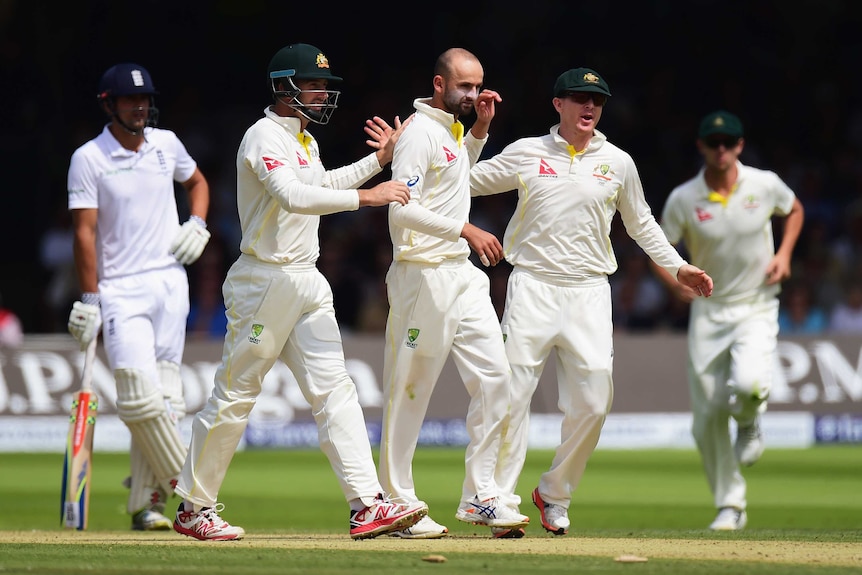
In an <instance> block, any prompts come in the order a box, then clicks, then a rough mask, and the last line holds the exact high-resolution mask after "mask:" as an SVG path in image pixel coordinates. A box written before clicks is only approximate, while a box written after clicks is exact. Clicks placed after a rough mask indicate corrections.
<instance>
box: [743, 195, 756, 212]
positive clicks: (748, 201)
mask: <svg viewBox="0 0 862 575" xmlns="http://www.w3.org/2000/svg"><path fill="white" fill-rule="evenodd" d="M742 207H744V208H745V209H746V210H754V209H757V208H759V207H760V202H758V201H757V198H756V197H755V196H754V194H749V195H747V196H745V203H744V204H743V206H742Z"/></svg>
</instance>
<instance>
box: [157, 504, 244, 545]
mask: <svg viewBox="0 0 862 575" xmlns="http://www.w3.org/2000/svg"><path fill="white" fill-rule="evenodd" d="M223 510H224V504H223V503H216V505H215V507H204V508H203V509H201V510H200V511H186V510H185V506H184V505H183V504H182V503H180V507H179V509H177V518H176V520H174V531H176V532H177V533H182V534H183V535H188V536H189V537H194V538H195V539H200V540H201V541H231V540H234V539H242V538H243V536H244V535H245V529H243V528H242V527H236V526H234V525H231V524H230V523H228V522H227V521H225V520H224V519H222V518H221V517H219V512H221V511H223Z"/></svg>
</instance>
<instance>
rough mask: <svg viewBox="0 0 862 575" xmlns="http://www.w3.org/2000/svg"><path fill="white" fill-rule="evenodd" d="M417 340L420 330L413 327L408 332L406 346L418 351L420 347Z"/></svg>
mask: <svg viewBox="0 0 862 575" xmlns="http://www.w3.org/2000/svg"><path fill="white" fill-rule="evenodd" d="M417 339H419V330H418V329H416V328H415V327H411V328H410V329H408V330H407V343H406V344H405V345H406V346H407V347H409V348H411V349H416V348H417V347H419V346H418V344H417V343H416V340H417Z"/></svg>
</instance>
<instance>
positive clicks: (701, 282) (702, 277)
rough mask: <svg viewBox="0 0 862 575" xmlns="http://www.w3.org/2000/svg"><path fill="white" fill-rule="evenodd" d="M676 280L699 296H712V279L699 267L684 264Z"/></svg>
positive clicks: (677, 273)
mask: <svg viewBox="0 0 862 575" xmlns="http://www.w3.org/2000/svg"><path fill="white" fill-rule="evenodd" d="M676 279H677V281H679V283H681V284H682V285H684V286H686V287H689V288H691V289H692V290H694V293H695V294H697V295H701V296H703V297H709V296H711V295H712V278H711V277H709V275H708V274H707V273H706V272H705V271H703V270H702V269H700V268H699V267H696V266H693V265H691V264H684V265H683V266H681V267H680V268H679V271H678V272H676Z"/></svg>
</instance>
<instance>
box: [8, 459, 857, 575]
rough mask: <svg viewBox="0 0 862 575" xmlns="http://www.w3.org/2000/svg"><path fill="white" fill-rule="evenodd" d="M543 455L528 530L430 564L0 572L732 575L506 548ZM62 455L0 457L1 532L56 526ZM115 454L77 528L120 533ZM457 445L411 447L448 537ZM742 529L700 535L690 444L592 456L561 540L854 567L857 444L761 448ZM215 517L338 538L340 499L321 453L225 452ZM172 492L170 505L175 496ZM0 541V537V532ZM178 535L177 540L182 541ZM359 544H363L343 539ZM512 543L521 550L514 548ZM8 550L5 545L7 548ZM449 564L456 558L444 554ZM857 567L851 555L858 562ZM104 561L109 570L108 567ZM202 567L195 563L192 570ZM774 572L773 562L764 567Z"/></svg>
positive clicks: (125, 562)
mask: <svg viewBox="0 0 862 575" xmlns="http://www.w3.org/2000/svg"><path fill="white" fill-rule="evenodd" d="M551 457H552V453H551V452H550V451H532V452H530V454H529V456H528V459H527V463H526V466H525V469H524V472H523V473H522V475H521V480H520V484H519V489H518V491H519V494H520V495H521V497H522V499H523V503H522V511H523V512H525V513H527V514H528V515H530V516H531V518H532V519H533V523H534V525H531V527H530V528H529V529H528V536H527V538H525V539H522V540H513V541H509V542H507V546H506V548H505V549H506V550H508V552H509V554H508V555H505V560H502V559H500V557H501V556H500V555H498V554H484V553H478V554H477V553H464V554H460V553H455V554H451V553H449V554H447V557H449V558H450V561H449V562H447V563H443V564H431V563H425V562H423V561H420V560H418V559H417V558H416V554H415V553H413V554H411V555H409V556H406V554H405V553H399V552H389V551H368V552H362V553H357V552H354V551H341V550H327V551H326V552H325V553H321V552H319V551H315V550H296V549H266V550H261V549H255V548H244V547H243V548H240V547H237V546H233V547H231V544H229V543H228V544H206V543H204V544H201V545H195V546H182V547H176V546H172V545H171V544H170V543H171V541H170V540H171V538H172V537H179V536H178V535H175V534H173V533H168V534H164V535H163V536H164V537H165V538H167V541H166V543H165V544H164V545H153V544H152V537H150V536H151V535H152V534H141V538H142V540H144V541H150V544H148V545H136V544H135V543H134V542H132V543H129V542H128V541H127V540H123V541H122V542H120V541H118V542H117V543H115V544H114V543H112V544H110V545H106V546H102V547H99V548H98V549H99V552H98V553H95V554H94V553H93V551H92V548H89V549H88V546H75V545H64V544H57V545H55V544H41V545H39V544H31V543H22V544H16V543H5V544H4V543H2V542H0V573H16V572H22V573H23V572H27V573H85V572H98V573H109V572H118V573H119V572H122V573H157V572H164V573H193V572H194V573H207V574H209V573H260V574H266V575H269V574H274V573H301V572H309V573H345V572H349V573H366V572H367V573H383V574H388V573H393V574H394V573H425V572H431V571H434V572H437V573H441V572H451V573H455V572H467V573H470V572H488V573H493V574H495V575H500V574H503V573H527V572H530V573H533V572H535V573H561V572H572V571H575V570H577V571H579V572H581V571H583V572H590V573H624V572H625V573H631V572H633V571H637V572H638V573H693V572H697V574H698V575H708V574H711V573H740V572H743V571H740V569H741V568H742V566H741V565H740V563H739V562H735V561H732V560H731V559H732V557H728V561H726V562H725V561H688V560H663V561H650V562H649V563H644V564H631V565H625V564H623V565H621V564H614V563H609V562H608V561H607V560H606V559H601V558H593V557H586V556H577V557H572V556H565V555H547V554H544V555H541V556H537V555H530V554H527V553H519V545H522V546H523V545H525V544H526V543H527V542H529V541H530V540H531V538H547V537H549V536H548V535H547V534H545V533H544V531H543V530H542V529H541V528H540V527H539V525H538V517H537V513H536V510H535V508H534V507H533V505H532V503H531V502H530V492H531V491H532V489H533V488H534V487H535V485H536V484H537V482H538V478H539V476H540V475H541V473H542V472H543V471H544V470H545V469H546V468H547V466H548V464H549V463H550V461H551ZM62 459H63V456H62V454H10V453H2V454H0V470H2V473H0V496H2V505H0V532H2V531H31V530H36V531H48V532H50V531H57V532H61V531H64V530H63V529H62V528H61V527H60V509H59V490H60V473H61V470H62ZM126 472H127V456H126V455H125V454H113V453H108V454H106V453H96V455H95V458H94V471H93V473H94V475H93V491H92V493H93V495H92V498H91V511H90V513H91V516H90V524H89V530H88V531H90V532H116V533H118V534H122V535H123V536H124V537H125V536H127V534H128V532H129V524H130V523H129V521H130V520H129V517H128V515H127V514H126V512H125V498H126V490H125V489H124V488H123V487H122V485H121V482H122V480H123V478H124V477H125V475H126ZM463 472H464V463H463V449H460V448H458V449H443V448H423V449H420V450H419V451H418V452H417V456H416V460H415V462H414V475H415V478H416V484H417V492H418V494H419V496H420V497H422V498H423V499H424V500H425V501H427V502H428V504H429V506H430V508H431V514H432V516H433V517H434V518H435V519H437V520H438V521H440V522H443V523H445V524H446V525H448V527H449V529H450V532H451V534H452V536H453V537H458V536H464V537H471V536H476V535H481V534H480V531H481V530H480V529H479V528H477V527H475V526H471V525H466V524H463V523H460V522H458V521H457V520H455V519H454V512H455V509H456V508H457V505H458V498H459V495H460V491H461V481H462V479H463ZM744 474H745V477H746V480H747V482H748V486H749V490H748V500H749V508H748V513H749V524H748V528H747V529H746V530H745V531H743V532H739V533H711V532H709V531H707V530H706V529H705V527H706V526H707V525H708V524H709V522H710V521H711V520H712V518H713V515H714V513H715V511H714V509H713V505H712V497H711V495H710V493H709V491H708V489H707V485H706V480H705V478H704V476H703V472H702V470H701V467H700V461H699V459H698V455H697V453H696V452H695V451H692V450H644V451H616V450H599V451H597V452H596V453H595V454H594V455H593V457H592V459H591V460H590V463H589V466H588V467H587V471H586V474H585V475H584V478H583V481H582V482H581V485H580V487H579V488H578V489H577V491H576V492H575V494H574V498H573V501H572V506H571V508H570V510H569V517H570V519H571V521H572V526H571V530H570V534H569V535H568V536H567V537H568V538H573V537H574V538H577V537H589V538H593V537H596V538H655V539H680V540H683V539H685V540H692V539H700V540H712V539H714V540H718V541H720V540H728V539H731V540H739V541H741V542H756V541H806V542H812V541H813V542H849V543H852V544H854V545H859V549H860V553H859V556H860V561H862V446H835V447H817V448H813V449H807V450H777V449H774V450H768V451H767V452H766V454H765V455H764V457H763V459H762V460H761V462H759V463H758V464H757V465H755V466H754V467H752V468H750V469H746V470H745V473H744ZM219 498H220V500H221V501H222V502H223V503H225V505H226V509H225V511H224V513H223V515H224V516H225V517H226V518H227V519H228V520H229V521H231V522H232V523H235V524H238V525H242V526H243V527H244V528H245V529H246V531H247V532H248V539H249V540H253V539H254V538H255V536H258V537H261V538H264V537H270V536H278V535H279V534H281V535H283V536H291V535H298V534H303V533H312V534H334V535H337V536H343V538H344V539H348V540H349V536H348V534H347V515H348V509H347V505H346V503H345V501H344V499H343V497H342V495H341V492H340V490H339V488H338V484H337V482H336V480H335V477H334V474H333V473H332V471H331V469H330V468H329V464H328V462H327V461H326V459H325V457H324V456H323V455H322V453H320V452H319V451H317V450H308V451H306V450H284V451H282V450H278V451H275V450H274V451H244V452H239V453H237V454H236V456H235V457H234V460H233V463H232V464H231V467H230V469H229V471H228V475H227V478H226V480H225V483H224V485H223V487H222V490H221V493H220V495H219ZM175 501H176V500H173V502H175ZM0 536H2V533H0ZM181 539H184V538H181ZM355 544H356V545H362V544H363V542H355ZM520 548H521V549H523V548H525V547H520ZM13 551H14V552H13ZM456 559H457V560H456ZM860 564H862V563H860ZM112 565H117V566H118V567H117V570H116V571H111V570H112V569H113V568H114V567H112ZM202 565H206V567H205V568H202ZM773 569H774V570H773ZM744 572H746V573H782V574H785V573H815V572H816V573H827V574H830V575H831V574H838V573H851V572H858V570H856V571H854V570H850V569H845V568H843V567H829V566H822V565H820V566H817V565H798V566H788V565H786V564H784V565H778V566H776V565H774V564H769V563H745V567H744Z"/></svg>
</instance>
